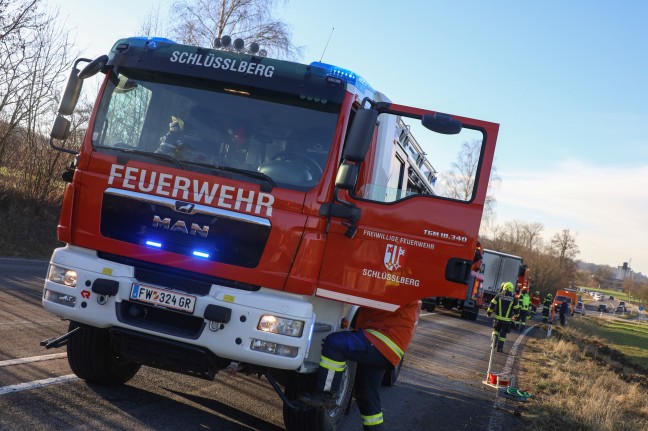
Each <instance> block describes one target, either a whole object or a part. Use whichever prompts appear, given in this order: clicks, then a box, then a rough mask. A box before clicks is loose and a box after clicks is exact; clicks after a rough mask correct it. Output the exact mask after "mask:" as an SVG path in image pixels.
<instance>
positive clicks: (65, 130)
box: [50, 115, 70, 141]
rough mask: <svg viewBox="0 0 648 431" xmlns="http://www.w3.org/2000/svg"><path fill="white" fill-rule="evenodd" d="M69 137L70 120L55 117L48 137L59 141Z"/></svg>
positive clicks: (58, 116) (59, 116)
mask: <svg viewBox="0 0 648 431" xmlns="http://www.w3.org/2000/svg"><path fill="white" fill-rule="evenodd" d="M68 136H70V120H68V119H67V118H65V117H62V116H61V115H57V116H56V120H54V125H53V126H52V131H51V132H50V137H51V138H52V139H57V140H59V141H64V140H66V139H67V138H68Z"/></svg>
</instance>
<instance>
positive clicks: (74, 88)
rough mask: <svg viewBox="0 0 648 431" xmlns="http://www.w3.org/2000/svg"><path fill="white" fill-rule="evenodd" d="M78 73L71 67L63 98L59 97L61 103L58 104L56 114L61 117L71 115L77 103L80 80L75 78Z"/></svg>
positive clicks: (77, 70)
mask: <svg viewBox="0 0 648 431" xmlns="http://www.w3.org/2000/svg"><path fill="white" fill-rule="evenodd" d="M78 73H79V69H77V68H76V67H73V68H72V71H71V72H70V77H69V78H68V81H67V85H66V86H65V91H64V92H63V97H61V103H60V104H59V108H58V112H59V114H61V115H72V113H73V112H74V108H75V107H76V104H77V102H78V101H79V95H80V94H81V86H82V84H81V80H80V79H79V77H78V76H77V75H78Z"/></svg>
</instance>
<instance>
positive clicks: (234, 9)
mask: <svg viewBox="0 0 648 431" xmlns="http://www.w3.org/2000/svg"><path fill="white" fill-rule="evenodd" d="M274 4H275V1H274V0H178V1H176V2H175V3H173V6H172V13H171V16H172V17H173V22H171V24H170V25H171V28H170V31H169V36H170V38H171V39H174V40H176V41H178V42H181V43H185V44H190V45H198V46H205V47H210V48H215V47H216V45H215V40H216V38H220V37H222V36H225V35H227V36H230V37H231V38H232V40H234V39H236V38H241V39H243V40H244V41H245V42H246V43H251V42H256V43H258V44H259V45H260V46H261V47H262V48H264V49H265V50H266V51H268V53H269V54H272V55H273V56H275V57H278V58H288V59H298V58H300V57H301V48H300V47H297V46H295V45H293V43H292V41H291V37H292V34H291V31H290V28H289V27H288V25H287V24H286V23H284V22H282V21H279V20H275V19H274V18H273V17H272V15H271V10H272V7H273V6H274Z"/></svg>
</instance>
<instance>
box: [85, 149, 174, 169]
mask: <svg viewBox="0 0 648 431" xmlns="http://www.w3.org/2000/svg"><path fill="white" fill-rule="evenodd" d="M94 148H102V149H105V150H114V151H119V152H120V153H128V154H137V155H139V156H147V157H150V158H152V159H157V160H163V161H165V162H170V163H173V165H175V167H176V168H178V169H184V166H183V164H182V162H181V161H180V160H178V159H176V158H175V157H173V156H171V155H169V154H164V153H151V152H148V151H142V150H137V149H135V148H120V147H110V146H107V145H95V146H94Z"/></svg>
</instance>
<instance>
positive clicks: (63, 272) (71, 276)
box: [47, 265, 77, 287]
mask: <svg viewBox="0 0 648 431" xmlns="http://www.w3.org/2000/svg"><path fill="white" fill-rule="evenodd" d="M47 279H48V280H49V281H52V282H54V283H58V284H63V285H65V286H68V287H76V284H77V273H76V271H73V270H71V269H66V268H61V267H60V266H56V265H50V268H49V273H48V274H47Z"/></svg>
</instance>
